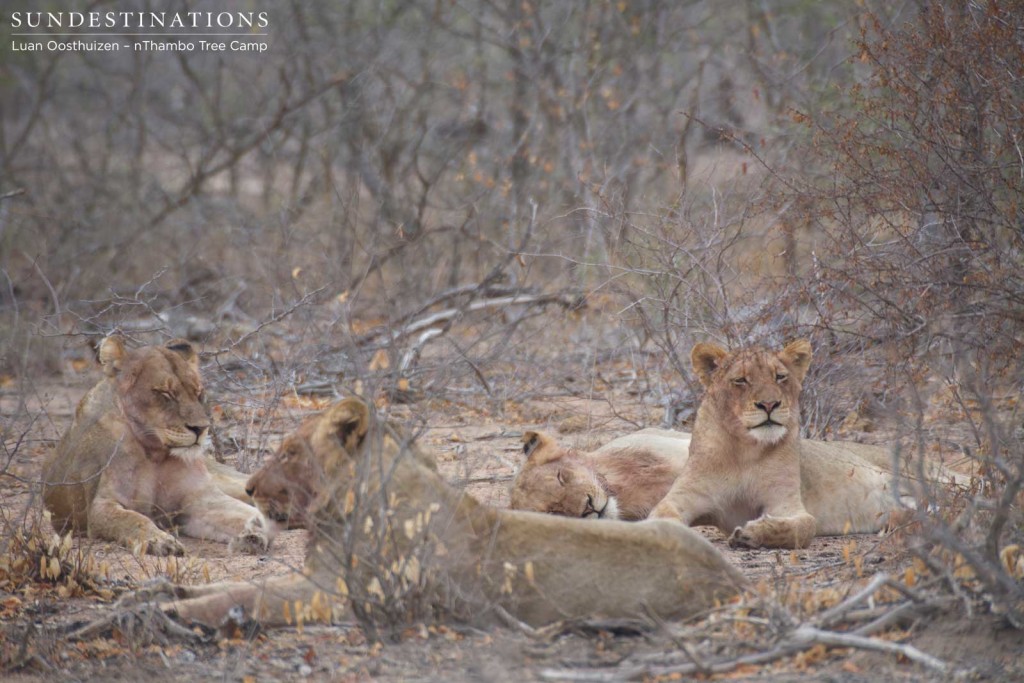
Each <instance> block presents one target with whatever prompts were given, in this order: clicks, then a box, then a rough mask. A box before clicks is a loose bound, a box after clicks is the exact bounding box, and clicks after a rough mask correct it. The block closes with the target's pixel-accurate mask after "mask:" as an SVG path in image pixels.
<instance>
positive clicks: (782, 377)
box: [775, 372, 789, 384]
mask: <svg viewBox="0 0 1024 683" xmlns="http://www.w3.org/2000/svg"><path fill="white" fill-rule="evenodd" d="M787 379H789V375H785V374H783V373H781V372H780V373H778V374H776V375H775V381H776V382H778V383H779V384H782V383H783V382H785V381H786V380H787Z"/></svg>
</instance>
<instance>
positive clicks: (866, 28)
mask: <svg viewBox="0 0 1024 683" xmlns="http://www.w3.org/2000/svg"><path fill="white" fill-rule="evenodd" d="M1020 9H1021V8H1020V4H1019V3H1017V2H1012V1H1011V2H993V3H985V4H984V5H982V4H980V3H979V4H976V3H963V4H960V5H957V6H956V7H953V6H943V5H935V4H927V5H926V4H922V5H921V6H920V7H919V8H918V10H917V12H916V14H915V15H914V16H913V17H910V18H909V19H908V20H907V21H906V22H905V23H904V24H902V25H900V26H899V27H897V28H888V27H886V26H885V25H884V24H882V23H881V22H880V21H879V20H878V19H877V18H875V17H871V16H870V15H869V16H866V17H865V18H864V20H863V22H862V37H861V39H860V40H859V41H858V43H857V47H858V60H859V62H861V63H862V64H863V68H865V69H867V70H868V74H867V78H866V79H865V81H864V82H863V83H862V84H860V85H858V86H856V87H854V88H851V89H849V90H848V91H847V93H846V95H847V97H848V100H847V101H848V102H849V105H852V112H851V110H850V109H849V108H842V109H840V108H837V109H835V110H833V111H830V112H827V113H824V114H822V115H820V116H816V117H813V118H808V117H806V116H805V115H803V114H799V113H797V114H795V118H796V119H798V120H799V121H803V122H806V123H807V124H808V125H809V126H810V129H811V131H812V133H813V141H812V144H811V145H809V146H808V148H807V150H806V153H807V154H808V155H813V156H811V157H810V158H813V159H814V160H815V162H816V167H817V168H819V169H821V170H822V174H821V176H820V177H818V178H814V177H807V176H803V177H800V178H790V179H789V182H790V183H791V184H790V188H791V191H790V192H789V193H787V195H786V201H788V202H791V204H790V206H792V207H793V208H794V209H798V210H793V211H791V212H790V213H789V215H787V219H788V221H789V222H790V224H791V226H795V227H793V228H792V229H794V230H798V231H799V232H800V233H801V234H804V235H813V236H814V239H815V240H816V242H817V243H816V245H815V246H814V249H815V251H814V254H813V257H814V258H813V261H812V262H811V263H809V264H807V265H806V266H805V268H804V270H803V273H802V274H803V277H804V278H806V280H807V282H808V286H807V287H806V289H805V290H804V294H803V295H804V296H805V297H806V301H808V302H814V306H815V308H816V309H817V310H819V311H821V312H823V316H822V318H821V320H820V323H819V324H820V325H821V326H822V327H823V328H824V329H825V330H826V331H827V332H828V333H829V334H831V335H835V336H836V337H837V338H854V339H856V340H857V343H859V344H860V345H861V346H862V348H863V352H862V354H860V357H861V358H863V359H864V360H865V361H867V365H869V366H871V367H870V368H869V369H868V374H867V375H866V376H865V381H867V382H876V383H877V385H878V386H884V387H886V391H887V392H889V396H888V399H889V400H888V405H889V409H890V410H891V411H892V412H893V413H894V414H895V416H896V417H897V419H898V423H899V425H900V427H899V429H900V434H899V435H900V437H901V438H900V444H901V447H902V452H901V455H902V456H903V457H905V458H907V459H908V460H909V461H911V462H913V461H918V462H920V461H921V460H923V458H924V457H925V456H926V455H929V454H933V453H947V454H948V453H950V452H951V451H952V452H954V453H957V454H959V455H960V457H959V458H958V461H959V462H960V464H963V465H965V466H967V467H969V468H970V469H971V471H973V472H974V473H975V474H976V475H978V476H979V477H980V483H981V486H980V489H979V490H978V492H977V493H976V495H974V496H972V497H970V498H969V499H968V500H966V501H964V505H965V508H964V509H963V512H962V513H961V514H960V515H959V516H957V517H956V518H955V519H951V520H946V517H948V515H947V516H946V517H943V516H942V515H939V516H936V517H933V519H934V521H935V524H933V525H930V526H929V527H928V529H929V533H928V535H927V537H926V541H925V542H924V543H923V545H922V547H921V548H920V549H919V550H920V552H921V554H922V556H924V557H927V558H928V561H929V563H930V564H931V566H932V568H933V569H934V570H935V571H937V572H941V573H943V574H944V575H946V576H947V577H948V579H949V582H950V584H951V585H952V586H954V587H956V586H958V585H959V584H961V583H962V584H964V585H966V586H967V587H968V588H969V589H970V591H972V592H976V593H977V594H978V595H980V596H983V597H985V599H986V600H989V601H991V602H993V603H994V604H995V605H996V606H997V609H998V610H999V611H1004V612H1005V613H1006V614H1008V616H1009V617H1010V619H1011V620H1012V621H1013V622H1014V623H1015V624H1016V625H1018V626H1022V625H1024V612H1022V608H1024V602H1022V601H1024V587H1022V586H1021V584H1020V583H1019V582H1017V581H1016V580H1014V579H1013V578H1012V577H1011V576H1010V575H1009V574H1008V573H1007V571H1006V568H1005V567H1004V566H1003V563H1002V562H1001V560H1000V554H1001V551H1002V549H1003V548H1005V547H1007V546H1009V545H1019V544H1020V543H1021V542H1022V541H1024V517H1022V516H1021V514H1022V513H1021V507H1020V503H1021V499H1020V492H1021V487H1022V485H1024V447H1022V440H1021V428H1020V425H1021V414H1020V407H1019V398H1020V392H1021V389H1022V387H1024V366H1022V360H1021V359H1022V358H1024V354H1022V352H1024V348H1022V346H1021V344H1022V342H1021V340H1022V339H1024V334H1022V332H1024V328H1022V323H1024V319H1022V317H1021V310H1022V308H1021V304H1022V303H1024V269H1022V266H1024V241H1022V233H1021V227H1020V226H1021V225H1022V224H1024V213H1022V211H1024V157H1022V156H1021V152H1020V150H1021V146H1020V145H1021V143H1020V133H1019V128H1020V121H1021V120H1022V117H1024V91H1022V90H1021V88H1020V87H1019V83H1020V82H1021V81H1022V79H1024V66H1022V65H1024V41H1022V39H1021V35H1020V32H1019V30H1017V27H1016V19H1017V17H1018V16H1019V12H1020ZM844 104H845V102H844ZM922 499H923V501H922V502H923V503H925V504H928V503H931V502H937V501H942V500H944V496H943V495H942V492H941V491H937V490H932V491H924V492H922ZM944 520H945V521H944ZM956 589H957V590H960V589H959V588H956Z"/></svg>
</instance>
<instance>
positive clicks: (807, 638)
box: [791, 626, 949, 673]
mask: <svg viewBox="0 0 1024 683" xmlns="http://www.w3.org/2000/svg"><path fill="white" fill-rule="evenodd" d="M791 637H792V638H793V639H794V640H795V641H796V642H798V643H803V644H807V645H819V644H820V645H831V646H834V647H852V648H856V649H858V650H874V651H876V652H888V653H891V654H898V655H902V656H904V657H906V658H907V659H909V660H910V661H912V662H917V663H918V664H921V665H923V666H926V667H928V668H929V669H932V670H933V671H938V672H940V673H945V672H946V671H948V670H949V665H948V664H946V663H945V662H943V661H942V660H941V659H937V658H936V657H932V656H931V655H930V654H928V653H926V652H922V651H921V650H918V649H917V648H916V647H914V646H913V645H907V644H902V643H891V642H889V641H888V640H878V639H877V638H866V637H864V636H858V635H854V634H852V633H835V632H833V631H823V630H821V629H819V628H815V627H813V626H800V627H798V628H797V629H796V630H795V631H793V633H792V634H791Z"/></svg>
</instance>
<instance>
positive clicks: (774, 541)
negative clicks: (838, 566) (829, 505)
mask: <svg viewBox="0 0 1024 683" xmlns="http://www.w3.org/2000/svg"><path fill="white" fill-rule="evenodd" d="M817 525H818V523H817V521H816V520H815V519H814V517H812V516H811V515H810V514H809V513H807V512H799V513H797V514H794V515H789V516H786V517H775V516H773V515H769V514H767V513H766V514H764V515H762V516H760V517H758V518H757V519H752V520H750V521H749V522H747V523H746V524H744V525H743V526H739V527H736V529H735V530H734V531H733V532H732V535H730V536H729V547H730V548H806V547H807V546H808V545H810V543H811V539H812V538H814V534H815V531H816V530H817Z"/></svg>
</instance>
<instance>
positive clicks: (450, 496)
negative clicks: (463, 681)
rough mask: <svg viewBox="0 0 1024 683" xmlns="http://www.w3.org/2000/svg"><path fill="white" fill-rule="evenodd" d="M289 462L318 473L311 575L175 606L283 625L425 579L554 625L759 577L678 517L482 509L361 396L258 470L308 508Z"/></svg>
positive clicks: (295, 436) (483, 611)
mask: <svg viewBox="0 0 1024 683" xmlns="http://www.w3.org/2000/svg"><path fill="white" fill-rule="evenodd" d="M302 461H305V462H302ZM288 463H292V464H290V465H289V464H288ZM285 470H287V473H289V474H295V473H299V472H305V473H306V474H307V475H308V474H309V473H314V476H311V477H308V478H307V479H305V480H304V481H303V482H302V483H301V484H300V485H298V488H301V494H300V495H301V497H300V498H299V499H298V500H300V501H301V500H305V501H308V502H307V504H306V506H305V510H303V511H302V515H303V518H304V519H305V520H306V522H307V524H308V526H309V529H310V543H309V550H308V554H307V557H306V563H305V568H304V569H303V571H302V573H301V574H295V575H292V576H288V577H284V578H278V579H273V580H270V581H268V582H266V583H265V584H262V585H251V584H245V583H224V584H215V585H212V586H206V587H202V588H199V589H191V588H188V587H178V588H177V589H176V590H175V593H174V594H175V595H176V596H177V597H178V599H177V600H174V601H172V602H168V603H165V604H164V608H165V609H167V610H169V611H172V612H175V613H177V614H179V615H180V616H182V617H184V618H187V619H193V620H197V621H201V622H205V623H208V624H217V623H219V622H220V620H221V619H223V617H224V616H225V614H226V613H227V611H228V610H229V609H231V608H232V607H235V606H240V607H242V608H243V609H244V610H245V611H246V613H247V614H249V615H252V616H254V617H255V618H256V619H258V620H259V621H261V622H262V623H264V624H270V625H273V624H283V623H288V622H289V620H290V619H292V618H294V617H295V614H296V612H295V605H296V601H298V602H299V604H300V611H302V614H303V617H304V618H310V619H322V620H329V619H332V618H337V617H338V616H340V615H342V614H345V613H346V612H347V610H348V608H349V600H351V601H355V604H356V606H357V607H358V608H359V609H360V610H362V613H364V614H366V613H373V612H374V610H377V609H381V603H382V601H383V600H385V596H387V599H390V600H392V601H393V600H395V599H396V598H397V596H401V595H404V593H403V591H406V590H407V589H409V582H410V581H412V580H413V579H415V581H416V584H417V586H418V587H419V591H420V594H421V595H423V596H424V597H425V599H426V600H427V602H428V603H429V606H430V609H431V610H432V611H433V613H435V614H437V613H441V614H442V615H448V616H449V617H452V618H455V619H458V620H466V621H470V622H474V623H481V622H485V623H486V622H491V621H494V620H496V619H497V620H499V621H500V620H501V615H503V614H504V615H506V616H507V615H512V616H513V617H515V618H516V619H518V620H521V621H523V622H525V623H528V624H532V625H541V624H546V623H549V622H553V621H556V620H559V619H564V618H572V617H581V616H604V617H639V616H643V615H645V614H648V613H650V614H654V615H658V616H659V617H661V618H675V617H685V616H687V615H692V614H695V613H697V612H699V611H701V610H704V609H707V608H708V607H710V606H712V605H713V604H714V603H715V602H716V601H717V600H722V599H727V598H728V597H730V596H732V595H735V594H736V593H737V591H738V590H739V589H740V588H741V587H742V586H743V585H744V583H745V582H744V579H743V577H742V576H741V575H740V573H739V572H738V571H737V570H736V569H735V568H734V567H733V566H732V565H730V564H729V563H728V562H727V561H726V560H725V559H724V558H723V557H722V556H721V555H720V554H719V553H718V552H717V551H715V549H714V548H713V547H712V546H711V545H710V544H709V543H708V542H707V541H705V540H704V539H703V538H702V537H700V536H699V535H698V534H696V533H694V532H693V531H691V530H689V529H686V528H685V527H683V526H681V525H678V524H673V523H671V522H665V521H651V522H641V523H638V524H626V523H624V522H607V523H604V524H590V523H587V522H582V521H578V520H570V519H564V518H560V517H554V516H550V515H539V514H535V513H529V512H514V511H509V510H500V509H495V508H491V507H488V506H484V505H481V504H480V503H478V502H477V501H476V500H474V499H473V498H472V497H470V496H469V495H467V494H465V493H464V492H462V491H459V490H457V489H455V488H453V487H451V486H450V485H448V484H447V483H446V482H445V481H444V480H443V479H442V478H441V476H440V475H438V473H437V471H436V468H435V466H434V464H433V460H432V459H431V458H429V457H428V456H426V455H425V454H423V453H421V452H420V451H418V449H416V447H415V445H414V444H411V443H409V442H408V441H407V440H406V439H405V438H404V437H403V436H401V434H400V432H399V431H398V430H397V429H396V428H395V427H393V426H392V425H389V424H387V423H383V422H380V421H378V420H376V419H375V418H373V417H371V416H370V414H369V411H368V409H367V407H366V405H365V404H364V403H362V402H361V401H359V400H357V399H345V400H343V401H340V402H339V403H337V404H335V405H334V406H332V407H331V408H329V409H327V410H326V411H324V412H323V413H321V414H319V415H317V416H314V417H312V418H310V419H309V420H307V421H306V422H305V423H303V424H302V425H301V426H300V427H299V428H298V429H297V430H296V431H295V432H293V433H292V434H290V435H288V436H287V437H285V439H284V441H283V442H282V444H281V447H280V448H279V449H278V451H277V452H276V454H275V455H274V456H273V457H272V458H270V459H269V460H268V462H267V463H266V464H265V465H264V469H263V470H261V471H260V472H257V473H256V474H255V475H254V476H253V477H252V479H250V482H249V488H250V490H251V491H252V493H253V496H254V498H255V500H257V501H259V502H260V504H261V505H269V504H270V502H271V501H272V502H273V505H274V506H275V509H276V510H278V511H291V512H293V513H294V512H295V511H296V507H297V506H296V504H295V503H293V501H292V500H290V497H291V495H292V489H291V487H288V486H284V487H283V488H279V487H278V485H279V484H281V483H282V482H287V481H289V479H288V477H283V476H281V475H282V474H283V473H284V471H285ZM310 482H313V485H312V486H310V485H309V484H310ZM264 487H268V488H269V489H270V490H268V491H264V490H262V489H263V488H264ZM296 490H297V489H296ZM413 558H415V559H413ZM411 568H414V571H411ZM382 588H384V589H383V590H382ZM346 596H350V597H349V598H346ZM499 608H500V609H499Z"/></svg>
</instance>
